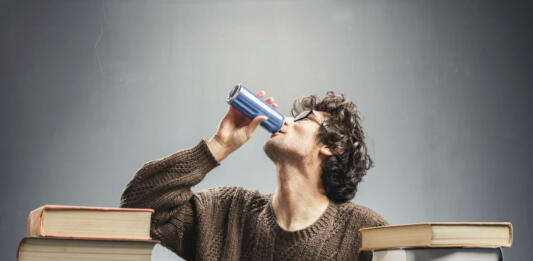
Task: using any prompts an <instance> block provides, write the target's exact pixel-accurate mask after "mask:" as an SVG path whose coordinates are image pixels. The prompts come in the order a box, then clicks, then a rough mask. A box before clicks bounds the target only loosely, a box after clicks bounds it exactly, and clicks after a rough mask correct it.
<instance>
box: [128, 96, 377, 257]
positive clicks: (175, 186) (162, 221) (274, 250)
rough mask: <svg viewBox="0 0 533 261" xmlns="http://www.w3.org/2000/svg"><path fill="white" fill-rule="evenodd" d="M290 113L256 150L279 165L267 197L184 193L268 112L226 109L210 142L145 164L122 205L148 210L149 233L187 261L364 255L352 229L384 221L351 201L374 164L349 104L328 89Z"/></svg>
mask: <svg viewBox="0 0 533 261" xmlns="http://www.w3.org/2000/svg"><path fill="white" fill-rule="evenodd" d="M258 96H259V97H261V98H263V97H264V96H265V93H264V92H260V93H259V94H258ZM266 101H267V102H268V103H269V104H271V105H272V106H273V107H274V108H276V107H277V105H276V104H275V103H274V101H273V99H272V98H269V99H266ZM291 113H292V114H293V115H294V116H295V118H290V117H287V120H286V121H285V123H284V125H283V127H282V128H281V130H280V131H279V132H276V133H274V134H272V136H271V137H270V139H269V140H267V141H266V143H265V144H264V147H263V148H264V151H265V152H266V154H267V155H268V157H269V158H270V159H271V160H272V161H273V162H274V164H275V165H276V168H277V181H278V182H277V188H276V190H275V192H274V193H273V194H268V195H263V194H260V193H259V192H258V191H249V190H246V189H243V188H241V187H222V188H214V189H210V190H207V191H202V192H198V193H193V192H192V191H191V187H192V186H194V185H196V184H198V183H199V182H200V181H201V180H202V179H203V178H204V177H205V175H206V174H207V173H208V172H209V171H210V170H211V169H213V168H214V167H216V166H218V165H219V164H220V162H221V161H222V160H223V159H224V158H226V157H227V156H228V155H229V154H230V153H232V152H233V151H235V150H237V149H238V148H239V147H241V146H242V145H243V144H244V143H245V142H246V141H248V140H249V139H250V137H251V136H252V134H253V132H254V131H255V130H256V129H257V127H258V126H259V124H260V123H261V121H263V120H265V119H266V117H264V116H259V117H256V118H255V119H253V120H249V119H247V118H246V117H245V116H244V115H243V114H241V113H240V112H238V111H237V110H235V109H233V108H232V107H230V109H229V111H228V112H227V114H226V115H225V117H224V118H223V119H222V121H221V123H220V125H219V127H218V130H217V132H216V133H215V135H214V136H213V137H212V138H211V139H210V140H209V141H208V142H206V141H204V140H202V141H200V143H199V144H198V145H196V146H194V147H193V148H190V149H187V150H182V151H179V152H177V153H175V154H173V155H170V156H168V157H166V158H163V159H160V160H155V161H151V162H148V163H146V164H144V165H143V166H142V167H141V168H140V169H139V170H138V171H137V173H136V174H135V176H134V177H133V178H132V180H131V181H130V182H129V183H128V185H127V186H126V188H125V189H124V191H123V194H122V197H121V202H120V205H121V207H129V208H152V209H155V213H154V215H153V216H152V224H151V230H150V231H151V235H152V237H153V238H154V239H157V240H160V241H161V243H162V244H163V245H164V246H165V247H167V248H169V249H170V250H172V251H173V252H175V253H177V254H178V255H180V256H181V257H183V258H185V259H187V260H370V259H371V254H370V253H368V252H361V253H359V248H360V246H361V236H360V233H359V232H358V230H359V229H360V228H363V227H372V226H381V225H384V224H387V222H386V221H385V220H384V219H383V218H382V217H381V216H379V215H378V214H376V213H375V212H374V211H372V210H371V209H369V208H366V207H363V206H359V205H356V204H354V203H352V202H350V200H351V199H353V197H354V196H355V193H356V191H357V185H358V183H359V182H360V181H361V179H362V177H363V176H364V175H365V174H366V171H367V170H368V169H369V168H370V167H371V166H372V160H371V158H370V157H369V155H368V153H367V150H366V145H365V142H364V133H363V130H362V128H361V125H360V123H359V122H360V118H359V115H358V111H357V110H356V107H355V105H354V104H353V103H352V102H350V101H349V100H347V99H345V98H344V96H343V95H340V94H336V93H334V92H328V93H327V94H326V97H324V98H323V99H321V100H320V99H318V98H317V97H316V96H307V97H303V98H301V99H299V100H296V101H295V102H294V105H293V109H292V111H291ZM241 171H247V170H241ZM249 171H251V172H253V170H249ZM251 175H253V173H251Z"/></svg>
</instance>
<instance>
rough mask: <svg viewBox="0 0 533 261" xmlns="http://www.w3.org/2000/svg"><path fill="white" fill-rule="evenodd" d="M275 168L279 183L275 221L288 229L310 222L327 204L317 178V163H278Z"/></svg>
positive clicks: (320, 183) (276, 193) (275, 204)
mask: <svg viewBox="0 0 533 261" xmlns="http://www.w3.org/2000/svg"><path fill="white" fill-rule="evenodd" d="M277 168H278V185H277V188H276V191H275V192H274V195H273V200H272V208H273V209H274V214H275V215H276V221H277V222H278V225H279V226H280V227H281V228H283V229H284V230H287V231H296V230H300V229H304V228H306V227H308V226H310V225H311V224H313V223H314V222H315V221H317V220H318V218H320V216H321V215H322V214H323V213H324V211H325V210H326V209H327V207H328V204H329V199H328V197H327V196H326V194H325V192H324V189H323V187H322V182H321V180H320V175H319V172H320V167H319V166H309V165H306V164H302V165H298V166H296V165H290V164H286V163H280V164H277ZM313 172H317V173H313Z"/></svg>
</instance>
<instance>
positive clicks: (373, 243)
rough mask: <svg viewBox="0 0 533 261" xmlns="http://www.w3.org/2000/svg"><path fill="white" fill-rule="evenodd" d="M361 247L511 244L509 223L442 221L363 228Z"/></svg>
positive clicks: (361, 230)
mask: <svg viewBox="0 0 533 261" xmlns="http://www.w3.org/2000/svg"><path fill="white" fill-rule="evenodd" d="M359 231H360V232H361V236H362V245H361V250H378V249H387V248H403V247H510V246H511V244H512V243H513V227H512V225H511V223H508V222H438V223H418V224H407V225H392V226H382V227H372V228H363V229H360V230H359Z"/></svg>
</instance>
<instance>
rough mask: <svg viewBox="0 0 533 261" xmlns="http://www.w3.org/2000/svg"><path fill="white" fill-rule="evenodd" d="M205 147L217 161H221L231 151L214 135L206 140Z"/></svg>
mask: <svg viewBox="0 0 533 261" xmlns="http://www.w3.org/2000/svg"><path fill="white" fill-rule="evenodd" d="M207 147H208V148H209V151H210V152H211V154H212V155H213V157H214V158H215V160H216V161H217V162H221V161H222V160H223V159H225V158H226V157H227V156H228V155H229V154H230V153H231V151H230V150H229V149H228V148H227V147H226V146H225V145H224V144H223V143H222V142H221V141H220V140H219V139H218V138H217V137H216V135H215V136H213V137H212V138H211V139H210V140H209V141H208V142H207Z"/></svg>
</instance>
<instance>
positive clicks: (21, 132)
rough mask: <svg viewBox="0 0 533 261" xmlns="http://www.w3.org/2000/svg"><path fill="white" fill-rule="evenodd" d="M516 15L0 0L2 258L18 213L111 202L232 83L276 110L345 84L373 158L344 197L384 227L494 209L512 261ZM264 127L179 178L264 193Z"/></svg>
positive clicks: (510, 4) (524, 144)
mask: <svg viewBox="0 0 533 261" xmlns="http://www.w3.org/2000/svg"><path fill="white" fill-rule="evenodd" d="M531 13H533V10H532V6H531V4H528V3H526V2H518V1H482V0H479V1H464V0H456V1H414V0H412V1H388V2H386V1H370V0H368V1H74V0H68V1H2V2H1V4H0V77H1V80H0V85H1V94H0V106H1V107H0V115H1V126H2V127H1V128H0V140H1V157H0V164H1V166H2V172H1V174H0V175H1V177H2V179H1V182H0V184H1V185H0V186H1V188H0V193H1V195H0V199H1V208H0V211H1V212H0V238H1V243H2V244H1V247H0V259H1V260H13V259H15V254H16V247H17V244H18V242H19V240H20V239H21V238H22V237H23V236H25V234H26V218H27V215H28V213H29V212H30V211H31V210H32V209H34V208H37V207H39V206H41V205H43V204H73V205H90V206H117V205H118V201H119V198H120V194H121V191H122V189H123V187H124V186H125V185H126V183H127V182H128V180H129V179H130V178H131V177H132V175H133V174H134V173H135V171H136V170H137V169H138V168H139V167H140V166H141V165H142V164H143V163H144V162H147V161H149V160H152V159H155V158H160V157H163V156H166V155H168V154H171V153H173V152H176V151H178V150H180V149H183V148H187V147H189V146H193V145H195V144H196V143H197V142H198V141H199V139H200V138H209V137H210V136H211V135H212V134H213V133H214V132H215V130H216V127H217V125H218V122H219V120H220V119H221V118H222V116H223V115H224V113H225V112H226V110H227V105H226V104H225V97H226V96H227V94H228V92H229V90H230V88H231V87H232V86H233V85H234V84H236V83H239V82H242V83H245V84H246V85H247V86H248V87H249V88H251V89H252V90H255V91H259V90H266V91H267V95H268V96H274V97H275V99H276V101H277V103H278V104H279V106H280V110H281V111H282V112H283V113H288V112H289V109H290V104H291V103H292V101H293V99H294V98H296V97H300V96H303V95H307V94H317V95H320V96H323V95H324V94H325V92H326V91H327V90H335V91H338V92H342V93H345V94H346V95H347V96H348V97H349V98H351V99H352V100H353V101H355V102H356V104H357V105H358V106H359V109H360V111H361V113H362V115H363V118H364V121H363V126H364V128H365V129H366V131H367V133H368V134H367V135H368V144H369V147H370V150H371V154H372V155H373V157H374V159H375V161H376V167H375V168H374V169H372V170H371V171H370V172H369V174H368V176H367V177H366V178H365V179H364V182H363V183H362V184H360V187H359V188H360V190H359V192H358V194H357V196H356V198H355V202H356V203H359V204H362V205H366V206H368V207H371V208H373V209H374V210H376V211H377V212H378V213H380V214H382V215H383V216H384V217H385V218H386V219H388V221H389V222H391V223H394V224H401V223H413V222H424V221H510V222H512V223H513V225H514V229H515V235H514V239H515V242H514V244H513V247H512V248H510V249H505V250H504V254H505V257H506V260H526V259H528V257H530V255H531V253H530V247H531V245H532V243H533V239H532V238H531V236H530V235H531V234H532V233H533V229H532V226H531V225H530V224H529V220H530V219H531V218H533V207H532V204H531V203H530V200H529V199H530V193H531V186H532V184H533V179H532V178H531V177H530V175H531V174H532V160H531V155H532V152H533V151H532V150H533V149H532V147H533V142H532V140H533V139H532V138H533V137H532V133H533V131H532V126H533V121H532V120H531V116H530V113H531V111H532V107H533V105H531V103H530V102H529V101H530V99H531V97H532V90H531V86H532V83H533V81H532V73H533V72H532V65H533V59H532V58H533V57H532V56H533V54H532V53H533V52H532V51H533V50H532V46H533V41H532V30H531V27H532V25H533V21H532V18H531ZM267 138H268V133H267V132H266V131H264V130H262V129H259V130H258V131H257V132H256V133H255V135H254V137H253V138H252V139H251V140H250V142H248V143H247V144H245V145H244V146H243V147H242V149H241V150H239V151H237V152H235V153H234V154H233V155H231V156H230V157H229V158H227V159H226V160H225V161H224V162H223V164H222V165H221V166H220V167H219V168H217V169H215V170H214V171H212V173H210V174H209V175H208V176H207V177H206V179H205V180H204V181H203V182H202V183H201V184H200V185H199V186H198V187H197V189H204V188H209V187H215V186H222V185H241V186H244V187H247V188H250V189H258V190H260V191H262V192H265V193H268V192H271V191H273V189H274V187H275V168H274V165H273V164H272V163H271V162H270V161H269V159H268V158H267V157H266V156H265V154H264V152H263V151H262V144H263V143H264V141H265V140H266V139H267ZM528 246H529V247H528ZM528 253H529V254H528ZM176 259H177V258H176V257H175V255H174V254H173V253H171V252H170V251H168V250H166V249H164V248H162V247H159V246H158V247H156V249H155V251H154V254H153V260H176Z"/></svg>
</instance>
